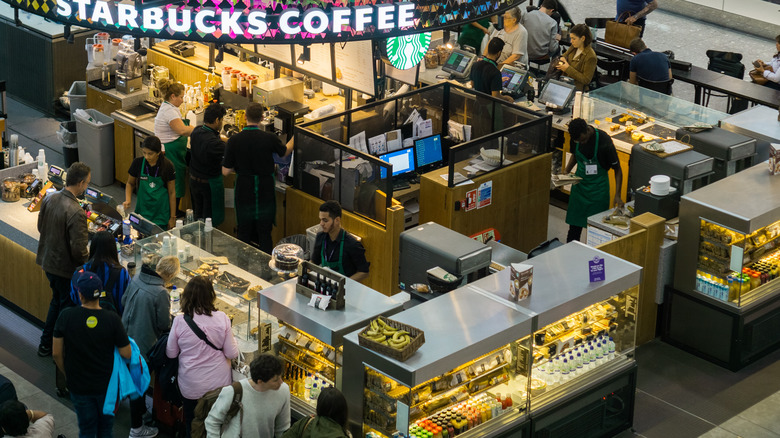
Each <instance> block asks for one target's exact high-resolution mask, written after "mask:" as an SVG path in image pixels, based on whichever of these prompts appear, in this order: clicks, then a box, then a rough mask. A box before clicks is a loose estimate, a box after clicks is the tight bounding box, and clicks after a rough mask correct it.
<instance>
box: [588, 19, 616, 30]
mask: <svg viewBox="0 0 780 438" xmlns="http://www.w3.org/2000/svg"><path fill="white" fill-rule="evenodd" d="M609 20H614V17H608V18H586V19H585V25H586V26H588V27H590V28H593V29H606V28H607V21H609Z"/></svg>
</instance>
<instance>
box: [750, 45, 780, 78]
mask: <svg viewBox="0 0 780 438" xmlns="http://www.w3.org/2000/svg"><path fill="white" fill-rule="evenodd" d="M775 49H776V50H777V53H776V54H775V55H774V56H773V57H772V60H771V61H769V64H765V63H764V61H762V60H760V59H758V60H756V63H757V64H758V67H756V70H758V72H759V73H760V74H761V75H763V76H764V77H765V78H766V79H767V81H766V83H765V84H764V85H766V86H767V87H770V88H774V89H775V90H780V35H778V36H776V37H775Z"/></svg>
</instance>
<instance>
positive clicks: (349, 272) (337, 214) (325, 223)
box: [311, 201, 370, 281]
mask: <svg viewBox="0 0 780 438" xmlns="http://www.w3.org/2000/svg"><path fill="white" fill-rule="evenodd" d="M320 227H322V231H321V232H319V233H318V234H317V237H316V238H315V239H314V251H312V255H311V261H312V262H313V263H314V264H317V265H320V266H323V267H325V268H330V269H333V270H334V271H336V272H338V273H339V274H342V275H346V276H347V277H349V278H351V279H353V280H356V281H360V280H363V279H364V278H366V277H368V268H369V265H370V263H368V261H367V260H366V249H365V248H363V245H362V244H361V243H360V242H358V241H357V240H356V239H355V238H354V237H352V236H351V235H349V233H347V232H346V231H345V230H344V229H343V228H341V206H340V205H339V203H338V202H336V201H327V202H325V203H324V204H322V205H320Z"/></svg>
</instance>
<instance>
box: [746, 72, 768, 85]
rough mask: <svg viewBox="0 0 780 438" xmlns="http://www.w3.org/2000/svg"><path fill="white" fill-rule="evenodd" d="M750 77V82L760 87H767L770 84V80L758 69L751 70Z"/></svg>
mask: <svg viewBox="0 0 780 438" xmlns="http://www.w3.org/2000/svg"><path fill="white" fill-rule="evenodd" d="M748 75H750V80H751V81H753V82H755V83H756V84H758V85H766V84H767V82H769V79H767V78H765V77H764V75H762V74H761V73H759V72H758V70H756V69H753V70H750V71H749V72H748Z"/></svg>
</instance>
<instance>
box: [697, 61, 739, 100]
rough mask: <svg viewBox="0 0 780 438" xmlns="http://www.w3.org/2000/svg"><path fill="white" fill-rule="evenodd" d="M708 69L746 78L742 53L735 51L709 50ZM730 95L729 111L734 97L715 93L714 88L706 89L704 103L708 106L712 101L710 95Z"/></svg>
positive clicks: (724, 95) (723, 95)
mask: <svg viewBox="0 0 780 438" xmlns="http://www.w3.org/2000/svg"><path fill="white" fill-rule="evenodd" d="M707 58H709V62H707V70H711V71H715V72H718V73H721V74H724V75H727V76H731V77H733V78H738V79H744V77H745V64H743V63H742V62H741V61H742V54H741V53H735V52H721V51H718V50H707ZM712 96H716V97H728V102H727V103H726V112H728V111H729V107H731V105H732V104H733V103H734V98H733V97H731V96H728V95H726V94H713V93H712V90H708V89H706V88H705V89H704V96H703V100H702V105H704V106H708V105H709V103H710V97H712Z"/></svg>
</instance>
